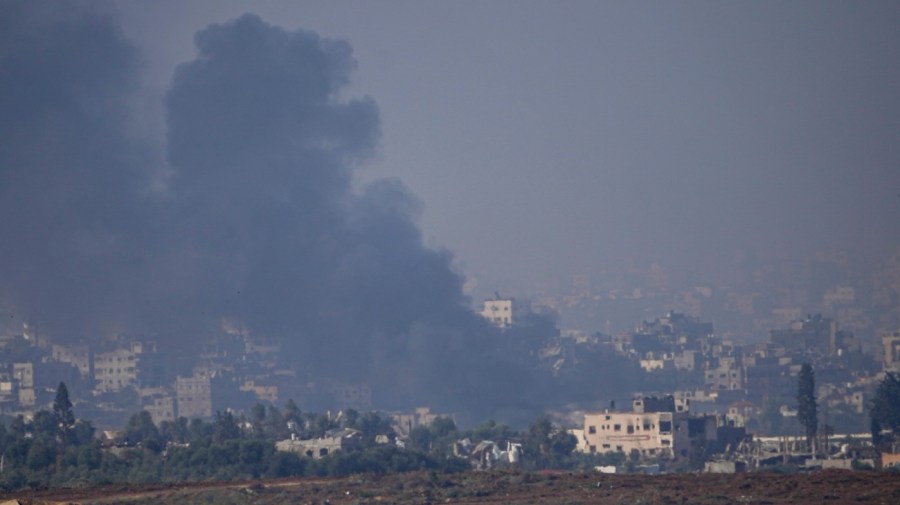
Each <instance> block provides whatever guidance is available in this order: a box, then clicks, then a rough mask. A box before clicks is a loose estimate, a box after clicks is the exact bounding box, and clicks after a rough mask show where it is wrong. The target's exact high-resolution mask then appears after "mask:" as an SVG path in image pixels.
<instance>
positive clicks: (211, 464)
mask: <svg viewBox="0 0 900 505" xmlns="http://www.w3.org/2000/svg"><path fill="white" fill-rule="evenodd" d="M336 428H352V429H355V430H358V431H359V432H360V435H361V440H362V443H361V447H360V448H359V449H358V450H353V451H347V452H335V453H333V454H330V455H328V456H326V457H324V458H321V459H312V458H309V457H306V456H303V455H298V454H295V453H290V452H279V451H276V450H275V441H277V440H283V439H286V438H290V437H291V435H292V434H293V435H294V436H296V437H298V438H304V439H308V438H318V437H321V436H323V435H325V433H326V432H328V431H329V430H332V429H336ZM96 431H97V430H96V429H95V427H94V426H93V425H92V424H91V423H90V421H88V420H83V419H76V418H75V416H74V414H73V410H72V403H71V402H70V400H69V395H68V390H67V388H66V386H65V384H63V383H60V385H59V388H58V390H57V394H56V399H55V401H54V403H53V408H52V409H51V410H40V411H38V412H36V413H35V414H34V416H33V417H32V419H30V420H26V419H25V418H24V417H22V416H18V417H15V418H12V419H10V420H8V422H0V489H3V490H5V491H13V490H18V489H23V488H32V489H36V488H48V487H84V486H90V485H98V484H110V483H150V482H186V481H204V480H220V481H221V480H236V479H256V478H276V477H292V476H344V475H350V474H355V473H389V472H405V471H414V470H432V471H438V472H457V471H463V470H466V469H468V468H470V465H469V462H468V461H467V460H466V459H464V458H461V457H457V456H456V455H455V453H454V450H453V444H454V443H455V442H456V441H458V440H460V439H465V438H468V439H469V440H470V442H471V443H472V444H477V443H478V442H481V441H483V440H514V441H516V442H517V443H521V445H522V453H523V454H522V463H521V465H522V467H523V468H525V469H541V468H570V469H574V468H591V467H593V466H594V465H596V464H616V463H617V462H621V461H618V460H617V459H616V457H615V456H612V457H610V456H587V455H580V454H574V453H573V449H574V448H575V445H576V440H575V437H573V436H572V435H570V434H568V433H567V432H566V431H565V430H563V429H560V428H557V427H554V426H553V424H552V423H551V422H550V419H549V418H547V417H546V416H542V417H539V418H538V419H536V420H534V422H532V423H531V424H530V425H529V427H528V428H527V429H526V430H523V431H521V432H520V431H516V430H514V429H512V428H511V427H509V426H507V425H505V424H498V423H495V422H493V421H488V422H485V423H483V424H482V425H480V426H477V427H475V428H473V429H470V430H465V431H464V430H460V429H458V428H457V426H456V425H455V423H454V422H453V420H452V419H450V418H446V417H441V418H438V419H437V420H436V421H435V422H433V423H432V424H431V425H430V426H427V427H425V426H419V427H416V428H413V429H412V431H411V433H410V434H409V437H408V438H406V439H405V443H404V444H397V443H396V442H397V441H396V434H395V432H394V429H393V427H392V425H391V422H390V419H388V418H386V417H383V416H382V415H379V414H378V413H376V412H366V413H360V412H357V411H355V410H347V411H344V412H342V413H341V414H340V415H339V416H337V417H330V416H328V415H324V414H319V413H308V412H301V410H300V409H299V408H298V407H297V405H296V404H295V403H294V402H293V401H288V402H287V404H285V406H284V408H283V409H279V408H277V407H276V406H272V405H269V406H264V405H261V404H257V405H255V406H254V407H253V408H252V409H251V410H250V412H249V413H247V414H240V415H235V414H233V413H232V412H217V413H216V414H215V416H214V418H213V419H212V420H209V421H205V420H202V419H186V418H183V417H182V418H178V419H175V420H173V421H163V422H162V423H160V424H159V425H156V424H154V422H153V419H152V417H151V415H150V413H148V412H146V411H141V412H138V413H136V414H134V415H133V416H131V418H130V419H129V420H128V422H127V423H126V425H125V426H124V427H123V429H122V437H121V439H119V441H118V443H117V444H115V445H112V446H110V445H109V444H103V443H101V441H100V440H99V439H98V438H97V437H96ZM620 459H621V458H620Z"/></svg>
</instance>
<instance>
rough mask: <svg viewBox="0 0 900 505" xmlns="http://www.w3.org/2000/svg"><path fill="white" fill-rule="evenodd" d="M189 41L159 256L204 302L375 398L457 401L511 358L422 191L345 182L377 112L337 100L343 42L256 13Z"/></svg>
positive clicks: (374, 128) (172, 101)
mask: <svg viewBox="0 0 900 505" xmlns="http://www.w3.org/2000/svg"><path fill="white" fill-rule="evenodd" d="M195 41H196V44H197V48H198V56H197V58H196V59H195V60H193V61H191V62H188V63H186V64H184V65H182V66H181V67H179V69H178V70H177V72H176V74H175V79H174V81H173V85H172V89H171V91H170V92H169V94H168V96H167V99H166V105H167V114H168V115H167V117H168V126H169V132H168V134H169V137H168V138H169V141H168V142H169V160H170V163H171V166H172V168H173V171H174V176H173V180H172V185H171V190H172V193H173V194H174V195H176V197H175V198H176V203H175V207H176V209H177V211H176V213H175V215H176V216H177V218H178V222H177V223H174V226H173V229H174V230H175V231H174V234H175V237H176V238H175V239H173V240H171V241H170V243H173V244H178V246H177V247H176V248H174V249H173V251H174V255H173V256H172V258H171V261H170V262H169V263H170V264H173V265H177V266H176V267H175V269H176V270H177V269H179V268H184V269H186V270H187V272H186V275H185V276H183V277H185V278H190V279H192V280H193V284H192V285H191V286H189V287H188V288H187V291H190V292H191V293H192V296H194V297H195V298H196V299H197V300H198V301H199V303H200V304H202V305H204V307H205V308H204V310H208V311H211V312H213V313H231V314H237V315H239V316H240V318H241V319H242V320H243V321H245V322H246V323H247V324H248V325H249V326H250V327H251V328H252V329H253V330H254V331H256V332H259V333H261V334H264V335H271V336H278V337H280V338H281V339H282V341H283V342H284V344H285V347H286V352H287V353H290V354H292V355H293V356H295V359H296V360H297V362H299V363H302V364H303V365H304V366H306V367H308V368H309V369H311V370H312V371H313V372H314V374H315V375H316V376H333V377H340V378H343V379H345V380H369V381H373V382H374V383H375V386H376V391H381V392H387V391H390V392H391V394H389V395H387V396H386V397H385V396H383V397H382V399H385V400H387V401H396V402H398V403H405V402H430V403H432V404H433V403H435V402H440V401H444V402H447V403H448V406H454V407H455V406H459V405H460V402H463V403H466V402H470V401H471V399H468V398H466V399H462V398H460V397H466V396H471V395H475V394H476V391H478V390H479V389H482V387H483V386H480V385H479V384H478V383H479V381H480V380H481V379H483V378H485V377H489V376H491V375H493V374H494V373H495V372H499V371H500V370H503V371H504V372H509V370H507V369H506V368H504V367H503V366H500V365H498V364H497V363H494V362H488V361H486V360H487V358H486V355H487V353H488V350H489V349H490V348H491V343H490V339H491V337H493V336H494V333H493V330H492V329H490V328H488V327H487V326H486V325H485V324H484V322H483V321H481V319H480V318H478V317H477V316H475V315H473V314H472V312H471V311H470V309H469V308H468V300H467V299H466V298H465V297H464V296H463V294H462V288H461V285H462V279H461V277H460V276H459V275H458V274H457V273H455V272H454V271H453V269H452V268H451V260H452V256H451V255H450V254H449V253H447V252H445V251H435V250H431V249H428V248H426V247H424V246H423V244H422V238H421V233H420V231H419V230H418V228H417V226H416V225H415V221H414V217H415V215H416V214H417V212H418V209H419V206H420V205H419V203H418V201H417V200H416V199H415V198H414V197H412V196H411V195H410V194H409V193H408V192H407V191H406V189H405V188H404V187H403V186H402V185H401V184H400V183H399V182H397V181H380V182H377V183H375V184H372V185H370V186H368V187H366V188H365V189H364V190H363V191H362V193H361V194H355V193H354V192H353V191H352V189H351V178H352V171H353V170H354V169H355V168H356V167H357V166H358V165H359V163H360V162H361V161H363V160H365V159H366V158H367V156H369V155H370V154H371V153H372V151H373V149H374V147H375V143H376V141H377V139H378V137H379V119H378V111H377V108H376V106H375V104H374V102H373V101H372V100H371V99H370V98H362V99H351V100H343V99H341V95H340V91H341V90H342V88H343V87H344V86H345V85H346V84H347V83H348V81H349V75H350V72H351V71H352V70H353V68H354V60H353V59H352V55H351V51H350V48H349V46H348V45H347V44H346V43H343V42H337V41H332V40H326V39H322V38H320V37H319V36H317V35H315V34H313V33H310V32H306V31H294V32H288V31H285V30H283V29H280V28H277V27H273V26H270V25H267V24H266V23H264V22H263V21H262V20H260V19H259V18H258V17H256V16H253V15H245V16H243V17H241V18H239V19H237V20H234V21H231V22H229V23H225V24H223V25H214V26H211V27H209V28H207V29H205V30H203V31H201V32H200V33H198V34H197V36H196V38H195ZM184 292H186V291H185V290H183V291H182V293H184ZM188 306H194V304H191V303H188ZM507 368H508V367H507ZM513 376H515V373H506V374H505V375H504V377H513ZM520 379H521V378H520ZM480 394H482V395H483V392H482V393H480ZM486 398H487V397H486Z"/></svg>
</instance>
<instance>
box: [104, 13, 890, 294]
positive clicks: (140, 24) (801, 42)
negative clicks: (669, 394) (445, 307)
mask: <svg viewBox="0 0 900 505" xmlns="http://www.w3.org/2000/svg"><path fill="white" fill-rule="evenodd" d="M115 4H116V7H117V9H118V11H119V14H120V16H121V19H122V21H123V25H124V30H125V33H126V36H127V37H128V38H130V39H131V40H132V41H133V42H134V43H135V44H136V45H137V47H138V48H139V50H141V51H142V52H143V58H144V63H145V70H144V71H145V74H144V77H145V80H144V87H145V91H146V93H145V94H144V97H145V99H144V101H143V102H142V103H141V104H139V107H138V111H139V114H138V116H137V118H136V119H137V121H136V126H137V128H138V132H139V133H141V134H143V135H147V134H150V135H156V136H158V137H159V138H160V139H162V138H163V130H162V129H163V126H162V125H163V120H162V110H163V109H162V105H161V97H162V95H163V94H164V92H165V90H166V89H168V87H169V85H170V82H171V78H172V73H173V70H174V68H175V66H176V65H177V64H178V63H181V62H184V61H187V60H189V59H192V58H193V57H194V56H195V54H196V52H195V48H194V44H193V34H194V32H196V31H197V30H199V29H201V28H203V27H205V26H206V25H208V24H210V23H219V22H223V21H226V20H229V19H232V18H235V17H237V16H239V15H240V14H242V13H244V12H254V13H257V14H259V15H260V16H261V17H262V18H263V19H265V20H266V21H267V22H269V23H272V24H275V25H279V26H282V27H284V28H287V29H296V28H304V29H306V30H311V31H314V32H317V33H319V34H321V35H322V36H326V37H330V38H339V39H343V40H346V41H347V42H349V43H350V45H351V46H352V49H353V53H354V55H355V58H356V60H357V62H358V68H357V71H356V72H355V73H354V74H353V75H352V76H351V79H352V84H351V86H350V87H349V91H348V92H347V93H346V94H347V95H348V96H364V95H369V96H371V97H372V98H373V99H374V100H375V102H376V103H377V105H378V108H379V111H380V117H381V132H382V138H381V142H380V145H379V147H378V155H377V159H376V160H375V161H374V162H373V163H370V164H369V165H368V167H367V168H366V169H365V170H362V171H360V172H358V173H360V174H362V177H363V178H364V179H365V180H371V179H375V178H381V177H397V178H399V179H401V180H402V181H403V182H404V183H405V184H406V185H407V186H408V187H409V188H410V189H411V191H412V192H413V193H414V194H416V195H417V196H418V198H419V199H420V200H421V201H422V203H423V206H424V207H423V208H424V210H423V213H422V215H421V221H420V223H421V226H422V229H423V232H424V235H425V237H426V240H427V242H428V243H429V244H431V245H433V246H438V247H446V248H448V249H450V250H452V251H453V252H454V253H455V255H456V257H457V262H458V265H459V267H460V269H461V270H462V271H464V272H465V273H466V274H467V275H469V276H472V277H474V278H476V279H477V280H478V283H479V290H484V291H493V290H494V289H500V290H501V291H502V290H508V289H516V288H518V287H521V286H522V285H523V284H525V283H526V282H527V281H530V280H532V279H535V278H542V277H545V276H547V275H563V276H568V275H571V274H572V273H575V272H578V271H581V270H584V269H585V268H588V267H603V266H605V265H607V264H609V263H611V262H614V261H616V260H617V259H618V258H622V257H626V256H629V255H632V254H637V255H639V256H642V257H646V258H653V259H657V260H660V261H664V262H669V263H672V264H674V265H678V266H689V267H691V268H692V269H694V270H702V268H703V266H704V265H707V264H713V263H721V262H724V261H727V260H728V259H729V258H731V257H733V255H734V252H735V251H736V250H737V249H740V248H753V249H755V250H757V251H759V252H760V253H762V254H765V255H769V254H772V255H785V256H803V255H805V254H809V253H810V252H811V251H813V250H815V249H819V248H828V247H850V248H857V249H860V250H862V251H866V252H872V251H877V250H878V249H880V248H886V247H890V246H893V245H895V244H900V30H898V27H900V3H897V2H821V1H814V2H597V1H591V2H573V1H569V2H546V1H544V2H525V1H490V2H483V1H473V2H466V1H453V2H386V1H384V2H362V1H358V2H340V1H328V2H324V1H323V2H295V1H285V2H275V1H270V2H260V1H254V2H238V1H223V0H211V1H196V0H195V1H191V2H182V1H156V2H137V1H128V2H125V1H123V2H116V3H115Z"/></svg>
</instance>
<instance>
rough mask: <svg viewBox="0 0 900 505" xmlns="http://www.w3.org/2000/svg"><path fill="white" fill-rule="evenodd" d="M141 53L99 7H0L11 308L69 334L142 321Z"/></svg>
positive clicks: (5, 248) (145, 168) (5, 284)
mask: <svg viewBox="0 0 900 505" xmlns="http://www.w3.org/2000/svg"><path fill="white" fill-rule="evenodd" d="M136 57H137V53H136V51H135V49H134V48H133V47H131V46H130V45H129V44H128V43H126V42H125V41H124V39H123V38H122V35H121V33H120V32H119V30H118V29H117V28H116V26H115V24H114V23H113V22H112V19H111V18H110V17H109V16H108V15H107V14H105V13H103V12H100V11H97V10H95V9H93V8H92V7H91V6H86V5H85V4H71V3H62V2H3V3H2V4H0V69H2V71H0V295H2V298H0V302H3V303H4V304H5V305H7V307H6V308H7V309H8V310H10V311H11V312H12V313H13V314H18V315H19V316H24V317H27V318H29V319H33V320H36V321H39V322H40V323H41V327H42V329H43V330H44V332H45V333H49V334H51V335H53V336H55V337H57V338H66V339H81V338H84V339H90V338H94V337H97V336H99V335H101V334H104V333H106V334H108V333H112V332H117V331H125V330H126V329H129V328H130V329H132V330H134V329H136V328H138V327H140V326H141V318H140V317H139V314H138V312H139V311H137V310H136V308H137V307H138V306H139V305H140V294H139V291H140V286H141V283H142V279H141V277H142V275H143V274H144V269H143V266H142V256H143V254H144V252H143V251H144V250H145V249H146V248H147V244H149V243H151V242H152V239H151V238H150V237H149V235H148V234H147V233H145V231H146V230H148V228H149V226H148V222H149V221H148V220H149V219H150V216H149V215H148V214H147V210H148V209H147V208H146V207H145V206H144V205H145V204H146V203H148V202H149V201H150V200H152V199H153V195H152V191H150V190H149V188H150V186H151V184H150V181H151V180H152V178H153V171H152V169H151V168H150V167H151V166H152V165H151V163H149V160H150V159H151V158H150V156H149V154H150V153H149V152H148V151H147V150H146V148H145V147H144V146H141V145H140V144H138V143H137V142H135V141H134V140H133V139H130V138H128V137H127V136H126V135H125V134H124V133H123V132H124V131H125V130H126V124H127V120H128V112H127V108H126V106H125V104H126V103H127V101H128V100H129V98H130V95H131V91H132V90H133V89H134V88H135V86H136V84H137V80H136V75H137V73H136V71H137V68H138V67H137V65H136V61H137V60H136ZM8 326H10V327H11V328H21V326H19V321H18V319H16V320H15V321H13V324H11V325H8Z"/></svg>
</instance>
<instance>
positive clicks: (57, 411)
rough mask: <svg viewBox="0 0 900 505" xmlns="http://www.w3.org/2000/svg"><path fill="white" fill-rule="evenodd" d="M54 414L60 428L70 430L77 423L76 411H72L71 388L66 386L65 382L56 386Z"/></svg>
mask: <svg viewBox="0 0 900 505" xmlns="http://www.w3.org/2000/svg"><path fill="white" fill-rule="evenodd" d="M53 415H55V416H56V419H57V421H58V422H59V426H60V429H65V430H68V429H69V428H71V427H72V426H74V425H75V413H74V412H72V402H71V401H70V400H69V388H67V387H66V383H65V382H60V383H59V386H57V388H56V399H55V400H53Z"/></svg>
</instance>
